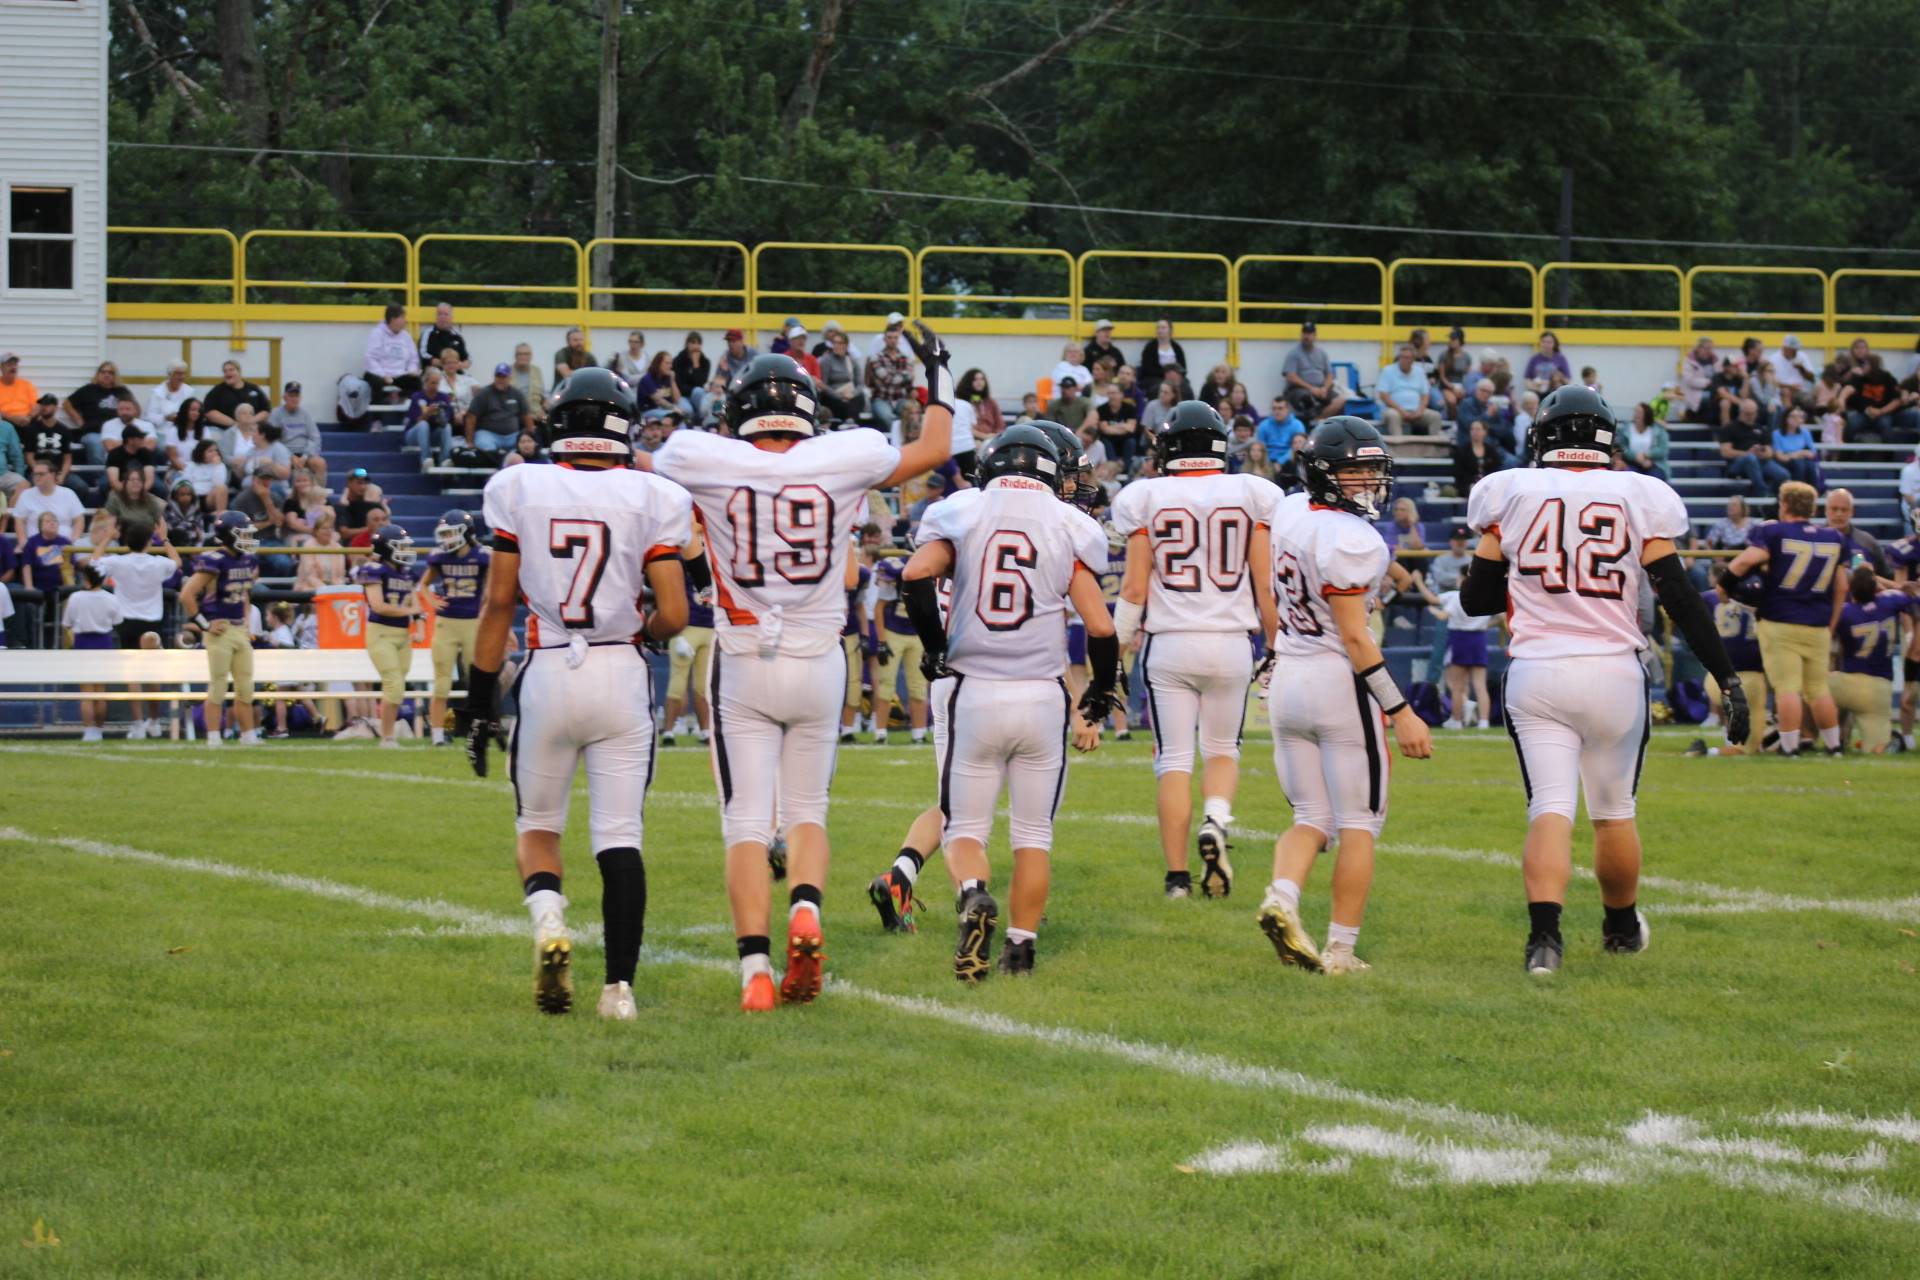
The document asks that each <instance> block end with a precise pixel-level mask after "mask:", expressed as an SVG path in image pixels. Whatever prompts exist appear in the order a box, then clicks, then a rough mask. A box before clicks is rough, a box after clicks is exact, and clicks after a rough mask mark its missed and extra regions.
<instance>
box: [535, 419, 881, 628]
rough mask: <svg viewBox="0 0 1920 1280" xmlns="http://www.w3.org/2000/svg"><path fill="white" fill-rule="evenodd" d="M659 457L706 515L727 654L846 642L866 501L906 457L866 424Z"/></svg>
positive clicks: (719, 443) (719, 439)
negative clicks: (853, 551)
mask: <svg viewBox="0 0 1920 1280" xmlns="http://www.w3.org/2000/svg"><path fill="white" fill-rule="evenodd" d="M652 458H653V469H654V471H655V472H657V473H658V474H660V475H662V476H665V477H666V478H667V479H669V480H672V481H673V482H674V483H675V484H678V485H681V486H683V487H685V488H686V490H687V491H688V492H689V493H691V494H692V495H693V502H694V506H695V507H697V508H698V509H699V512H700V521H701V525H702V527H703V528H704V529H705V532H706V539H707V542H708V545H709V548H710V550H709V552H708V556H707V561H708V563H709V564H710V565H712V567H713V579H714V595H715V600H716V602H717V603H718V604H719V606H720V607H719V608H718V609H715V610H714V630H715V634H716V637H717V639H718V641H719V644H720V647H721V649H722V651H723V652H726V653H752V652H756V651H758V650H760V649H761V648H762V647H763V645H764V647H765V648H766V649H767V650H768V651H769V652H775V651H777V652H781V653H787V654H793V655H797V656H801V657H806V656H811V655H814V654H820V653H825V652H827V651H828V650H829V649H832V648H834V647H835V646H837V645H838V644H839V643H840V628H841V627H843V626H844V625H846V621H847V595H846V586H845V580H846V564H847V562H846V557H847V554H848V547H849V540H850V538H851V537H852V534H853V528H854V522H855V521H856V520H857V519H858V518H859V516H860V508H861V502H860V500H861V499H862V498H863V497H865V496H866V493H867V490H869V489H872V488H875V487H877V486H878V485H880V484H881V483H882V482H883V481H885V480H886V479H887V478H888V477H889V476H891V475H892V474H893V472H894V469H895V468H896V467H898V466H899V465H900V451H899V450H898V449H896V448H894V447H893V445H892V444H890V443H889V442H888V440H887V438H886V437H885V436H883V435H881V434H880V433H879V432H878V431H873V430H869V429H867V428H864V427H862V428H856V429H854V430H849V431H836V432H833V433H832V434H830V435H820V436H809V437H807V438H805V439H803V440H800V441H799V442H798V443H796V444H795V445H794V446H793V447H792V448H790V449H788V450H787V451H786V452H784V453H775V452H773V451H772V450H769V449H762V448H759V447H758V446H757V445H755V444H753V443H752V442H750V441H747V440H741V439H737V438H734V437H730V436H718V435H713V434H711V433H709V432H705V431H676V432H674V433H673V434H672V435H671V436H668V437H667V439H666V442H665V443H663V444H662V445H661V446H660V447H659V448H658V449H656V450H654V452H653V454H652ZM517 469H518V468H516V470H517Z"/></svg>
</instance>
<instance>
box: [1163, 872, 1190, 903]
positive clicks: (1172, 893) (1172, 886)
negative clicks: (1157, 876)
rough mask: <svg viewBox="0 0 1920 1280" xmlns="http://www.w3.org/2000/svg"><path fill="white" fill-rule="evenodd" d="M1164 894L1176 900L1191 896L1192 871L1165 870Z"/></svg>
mask: <svg viewBox="0 0 1920 1280" xmlns="http://www.w3.org/2000/svg"><path fill="white" fill-rule="evenodd" d="M1166 894H1167V897H1168V898H1171V899H1175V900H1178V899H1180V898H1188V897H1192V896H1193V873H1192V872H1190V871H1169V872H1167V883H1166Z"/></svg>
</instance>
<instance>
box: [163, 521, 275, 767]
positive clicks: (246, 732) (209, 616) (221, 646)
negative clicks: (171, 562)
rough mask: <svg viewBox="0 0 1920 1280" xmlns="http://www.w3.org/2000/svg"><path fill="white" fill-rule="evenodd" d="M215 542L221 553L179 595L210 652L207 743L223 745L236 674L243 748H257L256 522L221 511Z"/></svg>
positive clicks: (204, 561) (197, 560) (209, 557)
mask: <svg viewBox="0 0 1920 1280" xmlns="http://www.w3.org/2000/svg"><path fill="white" fill-rule="evenodd" d="M213 543H214V545H215V546H216V547H218V548H219V550H218V551H211V552H207V553H206V554H204V555H199V556H196V557H194V561H193V574H192V576H191V577H189V578H188V579H187V585H186V587H185V588H184V589H183V590H182V591H181V592H180V612H182V613H184V614H186V615H187V617H189V618H191V619H193V623H194V625H195V626H197V627H199V628H200V636H201V640H200V643H201V645H202V646H203V647H204V648H205V649H206V651H207V675H208V680H207V702H206V708H205V711H206V719H207V745H208V746H210V747H217V746H219V745H220V710H221V707H222V706H223V705H224V704H225V703H226V700H227V677H228V676H229V675H231V676H232V677H233V718H234V722H235V723H236V724H238V725H239V727H240V744H241V745H242V746H248V747H251V746H257V745H259V742H260V732H259V730H258V729H257V728H256V727H255V721H254V712H253V636H252V634H251V632H250V631H249V629H248V626H247V611H248V609H249V608H251V606H252V597H253V584H254V583H255V582H256V581H257V580H258V579H259V577H260V561H259V559H258V558H257V557H256V556H255V555H254V554H253V552H254V548H256V547H257V546H259V545H260V544H259V542H258V540H257V539H255V537H254V535H253V521H252V520H251V519H250V518H248V516H247V515H246V513H244V512H241V511H222V512H221V513H220V514H219V515H218V516H217V517H215V519H214V522H213Z"/></svg>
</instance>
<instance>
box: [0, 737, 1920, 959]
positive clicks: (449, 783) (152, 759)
mask: <svg viewBox="0 0 1920 1280" xmlns="http://www.w3.org/2000/svg"><path fill="white" fill-rule="evenodd" d="M220 750H221V754H220V755H219V756H214V755H213V754H211V753H207V752H203V753H201V754H199V755H197V756H193V757H185V758H175V757H174V756H172V755H167V756H161V755H158V754H156V753H153V752H149V751H111V750H108V751H102V750H98V749H95V750H91V751H89V750H86V749H84V748H81V747H77V746H75V747H40V746H0V754H13V755H40V756H58V757H63V758H64V757H74V758H84V759H91V760H108V761H113V762H115V763H121V762H125V763H134V764H139V763H146V764H169V765H184V766H187V767H193V768H217V769H226V770H240V771H243V772H248V773H278V774H290V775H294V776H299V777H307V778H348V779H353V780H356V781H367V782H397V781H406V782H409V783H424V784H426V785H429V786H438V787H461V788H479V789H481V790H484V791H500V792H504V791H507V790H509V789H510V786H509V784H508V783H507V782H506V781H505V780H494V779H483V778H447V777H440V776H437V775H433V774H397V773H392V772H382V771H381V770H378V769H319V768H309V767H306V766H303V765H292V764H268V763H266V762H264V761H258V760H248V759H244V758H242V759H237V760H236V759H234V758H233V756H234V755H235V754H238V752H237V751H231V752H230V751H228V750H227V749H225V748H221V749H220ZM574 785H575V788H576V789H578V788H580V787H582V786H584V785H585V784H584V781H576V782H575V784H574ZM647 798H648V800H649V801H652V802H656V803H660V804H669V805H683V806H689V807H693V808H711V807H713V806H714V804H715V796H714V794H713V793H712V792H709V791H666V790H662V789H660V788H654V789H653V790H651V791H649V792H648V793H647ZM832 803H833V804H835V805H840V806H846V805H852V806H855V807H858V808H865V809H885V810H891V811H894V812H898V813H920V812H921V811H923V810H924V809H925V808H926V806H925V805H924V804H921V803H920V802H918V801H914V800H887V799H883V798H880V797H876V796H835V797H833V799H832ZM1000 816H1003V817H1004V816H1005V811H1004V810H1002V811H1001V814H1000ZM1061 818H1062V819H1063V820H1065V821H1075V822H1112V823H1118V824H1121V825H1124V826H1136V827H1157V826H1158V823H1159V819H1157V818H1156V817H1154V816H1153V815H1151V814H1141V813H1081V812H1075V811H1074V810H1073V809H1072V807H1071V803H1069V806H1068V808H1067V809H1065V810H1064V811H1063V812H1062V814H1061ZM1234 834H1235V835H1238V836H1241V837H1243V838H1245V839H1249V840H1263V841H1272V840H1277V839H1279V837H1280V833H1279V832H1277V831H1265V830H1261V829H1259V828H1257V827H1239V826H1236V827H1235V828H1234ZM1379 852H1381V853H1383V854H1402V855H1407V856H1411V857H1417V858H1437V859H1440V860H1442V861H1446V862H1464V863H1472V864H1478V865H1482V866H1490V867H1504V868H1508V869H1510V870H1518V869H1519V866H1520V859H1519V858H1518V857H1516V856H1515V855H1513V854H1511V853H1502V852H1500V851H1499V850H1496V849H1461V848H1456V847H1454V846H1451V845H1436V844H1401V843H1398V842H1388V843H1384V844H1382V845H1380V846H1379ZM1573 874H1574V875H1575V876H1577V877H1579V878H1580V879H1582V880H1593V879H1595V876H1594V873H1593V869H1592V868H1591V867H1585V866H1580V865H1578V864H1575V866H1574V868H1573ZM1640 883H1641V884H1642V885H1643V886H1645V887H1646V888H1649V889H1657V890H1660V891H1661V892H1664V893H1671V894H1674V895H1676V896H1677V897H1679V898H1707V899H1710V901H1709V902H1706V903H1697V902H1684V901H1675V902H1662V903H1661V904H1660V905H1659V907H1658V908H1657V909H1658V911H1659V913H1660V914H1662V915H1673V916H1704V915H1746V914H1752V913H1758V912H1781V913H1786V914H1796V915H1797V914H1802V913H1805V912H1812V911H1824V912H1831V913H1833V914H1836V915H1851V916H1858V917H1860V918H1862V919H1866V920H1878V921H1892V922H1896V923H1898V922H1904V921H1909V920H1914V919H1920V897H1910V898H1897V899H1871V898H1810V897H1804V896H1800V895H1797V894H1780V893H1773V892H1771V891H1769V890H1765V889H1740V888H1733V887H1730V886H1727V885H1716V884H1706V883H1703V882H1701V881H1696V880H1676V879H1673V878H1671V877H1668V876H1656V875H1643V876H1641V877H1640Z"/></svg>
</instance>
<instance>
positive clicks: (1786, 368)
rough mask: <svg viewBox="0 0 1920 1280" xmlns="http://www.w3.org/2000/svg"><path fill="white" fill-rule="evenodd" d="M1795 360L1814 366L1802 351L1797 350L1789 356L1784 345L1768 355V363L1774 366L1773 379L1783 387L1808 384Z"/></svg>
mask: <svg viewBox="0 0 1920 1280" xmlns="http://www.w3.org/2000/svg"><path fill="white" fill-rule="evenodd" d="M1794 360H1798V361H1800V363H1802V364H1805V365H1808V366H1809V367H1813V366H1812V362H1810V361H1809V360H1808V359H1807V358H1806V357H1805V356H1804V355H1802V354H1801V353H1800V352H1798V351H1795V352H1793V353H1792V355H1791V356H1789V355H1788V353H1787V350H1786V348H1784V347H1776V348H1774V349H1773V350H1772V351H1771V352H1769V353H1768V355H1767V363H1768V364H1770V365H1772V366H1773V380H1774V381H1775V382H1777V383H1779V384H1780V386H1781V387H1782V388H1790V387H1804V386H1806V385H1807V379H1806V378H1805V377H1803V376H1801V373H1800V371H1799V370H1798V369H1796V368H1794V367H1793V362H1794Z"/></svg>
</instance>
